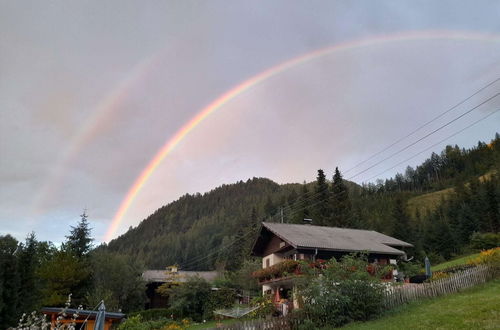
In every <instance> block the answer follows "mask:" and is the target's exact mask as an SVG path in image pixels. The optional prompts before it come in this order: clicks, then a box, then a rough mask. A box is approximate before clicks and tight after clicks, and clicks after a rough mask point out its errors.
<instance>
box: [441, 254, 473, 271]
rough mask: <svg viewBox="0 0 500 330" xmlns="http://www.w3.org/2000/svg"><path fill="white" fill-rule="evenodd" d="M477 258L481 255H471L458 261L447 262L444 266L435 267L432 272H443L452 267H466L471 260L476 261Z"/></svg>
mask: <svg viewBox="0 0 500 330" xmlns="http://www.w3.org/2000/svg"><path fill="white" fill-rule="evenodd" d="M477 256H479V253H475V254H470V255H467V256H463V257H460V258H457V259H453V260H450V261H446V262H443V263H442V264H439V265H436V266H433V267H432V270H433V271H438V270H443V269H445V268H448V267H452V266H458V265H465V264H466V263H467V262H468V261H469V260H471V259H474V258H476V257H477Z"/></svg>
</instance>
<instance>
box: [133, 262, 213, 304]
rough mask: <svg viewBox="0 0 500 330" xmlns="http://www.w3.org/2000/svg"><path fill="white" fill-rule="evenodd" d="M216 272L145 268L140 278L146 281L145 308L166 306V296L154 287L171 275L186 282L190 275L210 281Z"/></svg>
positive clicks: (166, 280) (169, 279) (170, 278)
mask: <svg viewBox="0 0 500 330" xmlns="http://www.w3.org/2000/svg"><path fill="white" fill-rule="evenodd" d="M218 274H219V273H218V272H216V271H209V272H202V271H181V270H177V268H176V267H171V268H170V269H167V270H165V269H162V270H146V271H145V272H144V273H142V279H143V280H144V282H146V296H147V297H148V301H147V303H146V306H145V308H146V309H150V308H166V307H168V297H165V296H162V295H160V294H159V293H158V292H156V289H157V288H158V287H159V286H160V285H162V284H164V283H169V282H170V281H171V280H172V277H175V281H177V282H181V283H182V282H186V281H187V280H188V279H189V278H190V277H201V278H203V279H205V280H207V281H208V282H212V281H213V280H215V278H216V277H217V276H218Z"/></svg>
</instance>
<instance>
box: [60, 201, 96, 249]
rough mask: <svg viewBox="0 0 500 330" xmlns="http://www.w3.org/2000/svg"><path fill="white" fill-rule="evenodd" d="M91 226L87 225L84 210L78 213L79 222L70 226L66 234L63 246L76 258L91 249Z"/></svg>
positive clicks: (86, 216)
mask: <svg viewBox="0 0 500 330" xmlns="http://www.w3.org/2000/svg"><path fill="white" fill-rule="evenodd" d="M91 231H92V228H90V226H89V222H88V215H87V212H86V210H84V211H83V213H82V214H81V215H80V222H79V223H78V225H77V226H76V227H73V226H71V230H70V234H69V236H66V239H67V241H66V243H65V247H66V249H68V250H69V251H70V252H72V253H74V254H75V256H77V257H78V258H82V257H84V256H86V255H87V254H88V253H89V252H90V250H91V249H92V242H93V241H94V239H93V238H92V236H91Z"/></svg>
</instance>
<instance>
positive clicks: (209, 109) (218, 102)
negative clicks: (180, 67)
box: [105, 31, 500, 241]
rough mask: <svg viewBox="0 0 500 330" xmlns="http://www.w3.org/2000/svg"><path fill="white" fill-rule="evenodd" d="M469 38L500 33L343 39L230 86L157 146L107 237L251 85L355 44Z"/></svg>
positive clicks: (427, 33)
mask: <svg viewBox="0 0 500 330" xmlns="http://www.w3.org/2000/svg"><path fill="white" fill-rule="evenodd" d="M439 39H446V40H450V39H451V40H470V41H483V42H500V36H498V35H487V34H479V33H464V32H456V31H421V32H406V33H399V34H391V35H383V36H376V37H371V38H367V39H360V40H355V41H349V42H344V43H340V44H337V45H334V46H331V47H327V48H322V49H319V50H315V51H312V52H309V53H306V54H304V55H301V56H298V57H295V58H292V59H290V60H287V61H285V62H283V63H281V64H278V65H276V66H273V67H271V68H269V69H267V70H265V71H263V72H261V73H259V74H257V75H256V76H253V77H251V78H250V79H248V80H245V81H243V82H242V83H241V84H239V85H237V86H236V87H234V88H232V89H230V90H228V91H227V92H225V93H224V94H222V95H220V96H219V97H218V98H216V99H215V100H214V101H213V102H212V103H210V104H208V105H207V106H206V107H205V108H203V109H201V110H200V111H199V112H198V113H197V114H196V115H195V116H194V117H193V118H192V119H190V120H189V121H188V122H187V123H185V124H184V125H183V126H182V127H181V128H180V129H179V130H178V131H177V132H176V133H175V134H174V135H173V136H172V137H170V138H169V139H168V140H167V141H166V142H165V144H164V145H163V146H162V147H161V148H160V150H158V152H157V153H156V154H155V156H154V157H153V158H152V159H151V161H150V162H149V163H148V164H147V166H146V167H145V168H144V169H143V170H142V171H141V173H140V175H139V176H138V177H137V178H136V179H135V181H134V183H133V184H132V186H131V187H130V188H129V190H128V192H127V194H126V196H125V198H124V199H123V201H122V202H121V203H120V205H119V208H118V210H117V211H116V213H115V215H114V217H113V219H112V221H111V224H110V226H109V227H108V230H107V232H106V235H105V241H110V240H111V238H112V237H113V235H114V234H115V233H116V231H117V229H118V227H119V225H120V223H121V222H122V220H123V217H124V216H125V214H126V212H127V210H128V209H129V208H130V206H131V204H132V202H133V201H134V199H135V197H136V196H137V195H138V193H139V192H140V190H141V189H142V187H143V186H144V184H145V183H146V182H147V181H148V179H149V178H150V177H151V175H152V174H153V173H154V171H155V170H156V169H157V167H158V166H159V165H160V164H161V162H162V161H163V160H164V159H165V157H167V156H168V155H169V154H170V153H171V152H172V151H173V150H174V149H175V147H176V146H177V145H178V144H179V143H180V142H181V141H182V140H183V139H184V138H185V137H186V136H187V135H188V134H189V133H190V132H191V131H192V130H193V129H195V128H196V127H197V126H198V125H199V124H200V123H202V122H203V121H204V120H205V119H206V118H207V117H208V116H210V115H211V114H212V113H214V112H215V111H217V109H220V108H221V107H223V106H224V105H226V104H227V103H229V102H230V101H231V100H233V99H235V98H236V97H238V95H241V94H242V93H244V92H246V91H248V90H249V89H251V88H253V87H255V86H257V85H258V84H260V83H262V82H264V81H265V80H267V79H269V78H271V77H273V76H276V75H278V74H280V73H283V72H285V71H287V70H289V69H291V68H294V67H296V66H298V65H301V64H304V63H307V62H309V61H312V60H316V59H318V58H321V57H324V56H327V55H331V54H334V53H337V52H340V51H346V50H351V49H355V48H362V47H369V46H374V45H379V44H384V43H392V42H402V41H414V40H439Z"/></svg>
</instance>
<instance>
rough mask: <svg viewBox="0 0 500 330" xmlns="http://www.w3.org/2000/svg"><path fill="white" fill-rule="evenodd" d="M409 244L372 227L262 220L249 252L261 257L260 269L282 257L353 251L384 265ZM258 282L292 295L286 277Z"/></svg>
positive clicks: (324, 256) (401, 255)
mask: <svg viewBox="0 0 500 330" xmlns="http://www.w3.org/2000/svg"><path fill="white" fill-rule="evenodd" d="M409 247H413V245H412V244H410V243H407V242H403V241H401V240H398V239H396V238H394V237H390V236H387V235H384V234H381V233H378V232H376V231H373V230H360V229H348V228H335V227H324V226H313V225H299V224H284V223H265V222H264V223H262V227H261V229H260V234H259V236H258V238H257V240H256V241H255V243H254V246H253V249H252V254H253V255H254V256H257V257H262V268H263V269H265V268H268V267H271V266H273V265H276V264H278V263H280V262H282V261H284V260H286V259H292V260H311V261H316V260H318V259H323V260H328V259H331V258H335V259H337V260H340V258H342V256H344V255H346V254H350V253H353V252H365V253H368V261H369V262H372V263H378V264H383V265H384V264H389V263H391V264H396V261H397V259H398V258H404V259H405V258H406V253H405V251H404V250H403V249H405V248H409ZM260 282H261V285H262V291H263V293H271V294H273V295H275V296H276V297H281V298H288V299H290V300H291V299H293V298H292V292H291V291H292V289H293V284H292V281H291V279H290V278H273V279H266V280H261V281H260ZM294 305H295V303H294Z"/></svg>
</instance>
